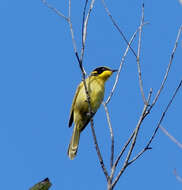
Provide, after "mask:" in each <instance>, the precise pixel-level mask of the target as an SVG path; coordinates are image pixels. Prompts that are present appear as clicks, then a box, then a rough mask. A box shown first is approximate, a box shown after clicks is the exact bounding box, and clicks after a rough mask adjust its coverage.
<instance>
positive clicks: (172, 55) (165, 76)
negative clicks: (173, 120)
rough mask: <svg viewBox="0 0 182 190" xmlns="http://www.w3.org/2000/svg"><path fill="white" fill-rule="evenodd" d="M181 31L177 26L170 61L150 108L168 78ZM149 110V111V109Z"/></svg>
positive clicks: (181, 28)
mask: <svg viewBox="0 0 182 190" xmlns="http://www.w3.org/2000/svg"><path fill="white" fill-rule="evenodd" d="M181 31H182V26H180V28H179V30H178V34H177V38H176V42H175V45H174V48H173V50H172V54H171V57H170V61H169V64H168V67H167V70H166V73H165V75H164V79H163V81H162V83H161V86H160V88H159V90H158V92H157V94H156V97H155V98H154V101H153V102H152V105H151V108H152V107H153V106H154V105H155V103H156V102H157V100H158V98H159V95H160V93H161V91H162V89H163V88H164V85H165V83H166V80H167V78H168V74H169V71H170V68H171V65H172V62H173V58H174V54H175V52H176V48H177V46H178V41H179V38H180V35H181ZM151 108H150V110H151ZM150 110H149V111H150Z"/></svg>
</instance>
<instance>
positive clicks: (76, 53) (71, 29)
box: [68, 0, 85, 75]
mask: <svg viewBox="0 0 182 190" xmlns="http://www.w3.org/2000/svg"><path fill="white" fill-rule="evenodd" d="M68 15H69V16H68V17H69V21H68V23H69V26H70V32H71V38H72V42H73V49H74V52H75V55H76V58H77V61H78V63H79V66H80V69H81V70H82V72H84V70H83V67H82V63H81V61H80V58H79V55H78V51H77V47H76V41H75V37H74V31H73V26H72V22H71V0H69V7H68ZM84 75H85V72H84Z"/></svg>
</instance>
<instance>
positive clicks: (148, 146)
mask: <svg viewBox="0 0 182 190" xmlns="http://www.w3.org/2000/svg"><path fill="white" fill-rule="evenodd" d="M181 85H182V80H181V82H180V83H179V85H178V87H177V88H176V90H175V92H174V94H173V96H172V98H171V100H170V101H169V103H168V105H167V107H166V109H165V110H164V112H163V113H162V116H161V118H160V120H159V123H158V125H157V127H156V129H155V131H154V133H153V135H152V137H151V138H150V140H149V141H148V143H147V145H146V146H145V148H144V149H143V150H141V151H140V152H139V153H138V154H137V155H136V156H135V157H134V158H133V159H132V160H131V161H130V162H128V164H131V163H132V162H134V161H135V160H137V159H138V158H139V157H140V156H141V155H142V154H143V153H144V152H145V151H146V150H149V149H151V147H150V144H151V143H152V141H153V139H154V138H155V136H156V133H157V131H158V129H159V127H160V126H161V123H162V121H163V119H164V117H165V115H166V113H167V111H168V109H169V107H170V106H171V104H172V102H173V100H174V98H175V96H176V94H177V93H178V91H179V89H180V88H181Z"/></svg>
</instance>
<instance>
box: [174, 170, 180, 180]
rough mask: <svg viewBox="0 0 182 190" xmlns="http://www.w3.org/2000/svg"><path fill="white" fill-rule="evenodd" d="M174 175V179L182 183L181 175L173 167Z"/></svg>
mask: <svg viewBox="0 0 182 190" xmlns="http://www.w3.org/2000/svg"><path fill="white" fill-rule="evenodd" d="M174 175H175V176H176V179H177V180H178V181H179V182H181V183H182V177H181V176H179V175H178V173H177V171H176V169H174Z"/></svg>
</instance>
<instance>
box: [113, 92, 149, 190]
mask: <svg viewBox="0 0 182 190" xmlns="http://www.w3.org/2000/svg"><path fill="white" fill-rule="evenodd" d="M151 95H152V90H151V89H150V92H149V95H148V98H147V102H146V103H147V104H144V108H143V111H142V114H141V116H140V119H139V121H138V123H137V126H136V129H135V133H134V136H133V140H132V143H131V147H130V149H129V151H128V154H127V156H126V159H125V162H124V165H123V167H122V169H121V170H120V172H119V174H118V175H117V177H116V179H115V180H114V182H113V184H112V187H114V186H115V185H116V183H117V182H118V180H119V178H120V177H121V175H122V174H123V172H124V171H125V169H126V168H127V166H128V162H129V159H130V157H131V154H132V152H133V149H134V147H135V143H136V139H137V136H138V132H139V129H140V126H141V124H142V122H143V120H144V119H145V117H146V112H147V107H148V105H149V102H150V98H151Z"/></svg>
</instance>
